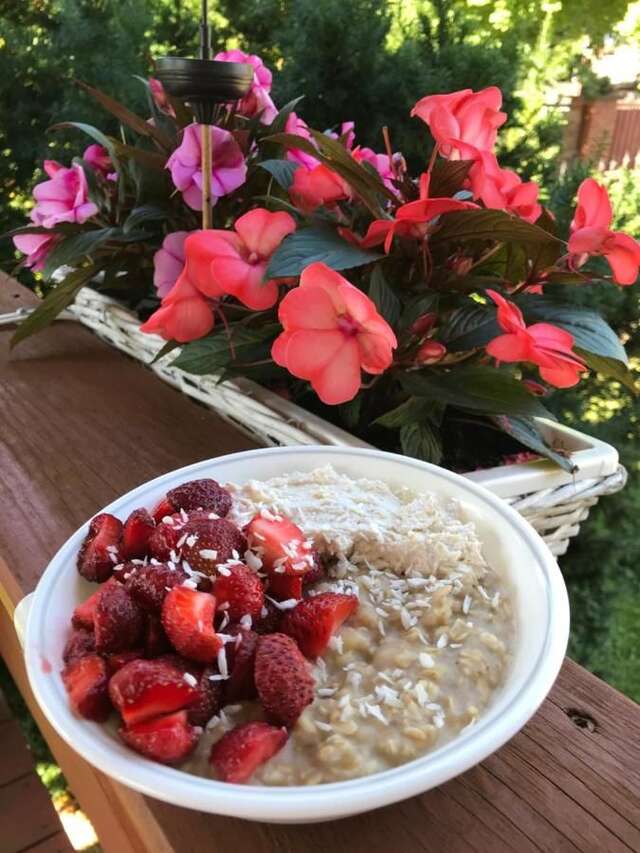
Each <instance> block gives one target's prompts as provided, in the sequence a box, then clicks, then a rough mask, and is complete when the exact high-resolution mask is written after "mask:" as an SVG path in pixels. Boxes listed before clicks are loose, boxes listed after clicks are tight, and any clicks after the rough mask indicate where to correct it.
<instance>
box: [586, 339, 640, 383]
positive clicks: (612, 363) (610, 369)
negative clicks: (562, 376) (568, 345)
mask: <svg viewBox="0 0 640 853" xmlns="http://www.w3.org/2000/svg"><path fill="white" fill-rule="evenodd" d="M575 351H576V352H577V354H578V355H579V356H581V357H582V358H583V359H584V360H585V362H586V363H587V366H588V367H590V368H591V370H595V371H596V372H597V373H600V374H602V376H606V377H607V378H608V379H616V380H617V381H618V382H621V383H622V384H623V385H624V386H626V387H627V388H628V389H629V390H630V391H631V392H632V393H633V394H635V395H638V393H640V388H639V387H638V383H637V379H636V377H635V375H634V374H633V373H632V372H631V371H630V370H629V368H628V367H627V365H626V364H623V363H622V362H621V361H618V359H616V358H607V356H604V355H596V354H595V353H592V352H589V351H588V350H586V349H582V348H581V347H576V348H575Z"/></svg>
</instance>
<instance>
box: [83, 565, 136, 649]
mask: <svg viewBox="0 0 640 853" xmlns="http://www.w3.org/2000/svg"><path fill="white" fill-rule="evenodd" d="M142 616H143V611H142V610H141V609H140V606H139V605H138V604H137V603H136V602H135V601H134V600H133V598H132V597H131V595H129V592H128V590H126V589H125V588H124V586H122V584H120V583H117V581H112V583H110V584H108V585H105V586H104V588H103V589H102V594H101V596H100V598H99V599H98V604H97V607H96V612H95V617H94V627H95V632H96V649H97V650H98V651H99V652H100V653H115V652H123V651H126V650H127V649H132V648H133V647H134V646H135V645H136V644H137V643H138V642H139V640H140V638H141V635H142V628H143V619H142Z"/></svg>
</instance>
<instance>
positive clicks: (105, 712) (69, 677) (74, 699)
mask: <svg viewBox="0 0 640 853" xmlns="http://www.w3.org/2000/svg"><path fill="white" fill-rule="evenodd" d="M62 680H63V682H64V686H65V687H66V689H67V693H68V694H69V702H70V703H71V707H72V708H73V710H74V711H75V712H76V714H78V715H79V716H81V717H85V718H86V719H87V720H95V721H96V722H98V723H103V722H104V721H105V720H106V719H107V717H108V716H109V714H110V712H111V703H110V702H109V693H108V690H107V684H108V680H109V678H108V674H107V665H106V663H105V662H104V661H103V660H102V658H101V657H99V656H98V655H85V656H84V657H81V658H78V659H77V660H75V661H73V662H72V663H69V664H68V665H67V666H65V668H64V669H63V670H62Z"/></svg>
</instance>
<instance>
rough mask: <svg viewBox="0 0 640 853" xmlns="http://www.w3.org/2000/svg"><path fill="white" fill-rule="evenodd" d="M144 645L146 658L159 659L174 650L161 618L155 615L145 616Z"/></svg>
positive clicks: (148, 614)
mask: <svg viewBox="0 0 640 853" xmlns="http://www.w3.org/2000/svg"><path fill="white" fill-rule="evenodd" d="M142 644H143V647H144V656H145V657H146V658H157V657H160V655H164V654H167V653H168V652H171V650H172V649H171V643H170V642H169V638H168V637H167V634H166V631H165V630H164V628H163V627H162V622H161V621H160V616H157V615H156V614H155V613H146V614H145V620H144V629H143V637H142Z"/></svg>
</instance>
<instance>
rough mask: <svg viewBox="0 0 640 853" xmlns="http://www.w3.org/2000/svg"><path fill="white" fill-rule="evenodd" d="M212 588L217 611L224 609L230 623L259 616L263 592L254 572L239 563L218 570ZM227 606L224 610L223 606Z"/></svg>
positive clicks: (262, 602)
mask: <svg viewBox="0 0 640 853" xmlns="http://www.w3.org/2000/svg"><path fill="white" fill-rule="evenodd" d="M218 571H219V574H218V577H217V578H216V582H215V584H214V587H213V592H214V594H215V596H216V601H217V603H218V610H220V609H226V611H227V613H228V614H229V619H230V620H231V621H232V622H237V621H239V620H240V619H241V618H242V617H243V616H245V615H247V614H248V615H249V616H251V617H252V618H253V619H256V618H257V617H258V616H260V613H261V612H262V607H263V605H264V590H263V588H262V583H261V582H260V578H259V577H258V576H257V575H256V573H255V572H252V571H251V569H249V568H247V566H243V565H242V564H241V563H238V564H236V565H230V566H225V567H222V568H220V569H219V570H218ZM225 604H226V605H228V606H227V607H226V608H224V607H223V605H225Z"/></svg>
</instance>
